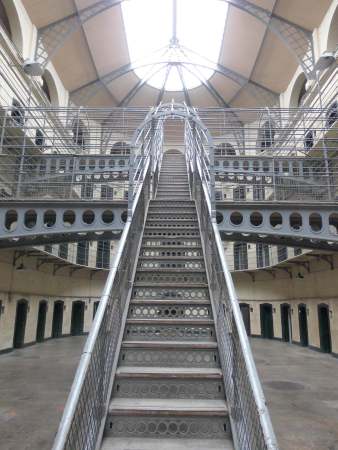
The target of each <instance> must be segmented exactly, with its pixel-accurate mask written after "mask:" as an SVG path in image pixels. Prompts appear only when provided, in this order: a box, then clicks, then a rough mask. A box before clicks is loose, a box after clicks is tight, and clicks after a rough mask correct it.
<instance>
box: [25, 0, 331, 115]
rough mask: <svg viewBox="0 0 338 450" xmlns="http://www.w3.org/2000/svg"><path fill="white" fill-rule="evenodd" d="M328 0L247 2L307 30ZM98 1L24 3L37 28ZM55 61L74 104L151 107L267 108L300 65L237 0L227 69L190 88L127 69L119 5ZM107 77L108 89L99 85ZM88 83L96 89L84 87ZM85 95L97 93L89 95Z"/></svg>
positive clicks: (77, 35)
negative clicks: (159, 84)
mask: <svg viewBox="0 0 338 450" xmlns="http://www.w3.org/2000/svg"><path fill="white" fill-rule="evenodd" d="M130 1H135V2H137V1H141V0H130ZM178 1H180V0H178ZM205 1H206V2H208V1H210V0H205ZM331 1H332V0H320V1H319V0H296V1H295V0H250V2H251V3H252V4H254V5H257V6H259V7H261V8H264V9H266V10H268V11H270V12H272V13H273V14H274V15H275V16H278V17H280V18H282V19H285V20H286V21H290V22H292V23H293V24H295V25H296V26H299V27H301V28H302V29H305V30H308V31H310V32H311V31H312V30H313V29H314V28H315V27H317V26H318V25H319V24H320V23H321V21H322V19H323V17H324V15H325V13H326V11H327V9H328V7H329V6H330V4H331ZM97 2H98V0H57V1H55V0H23V4H24V6H25V7H26V9H27V12H28V14H29V15H30V17H31V20H32V22H33V23H34V24H35V25H36V26H37V28H38V29H41V28H43V27H46V26H48V25H50V24H53V23H54V22H56V21H59V20H62V19H64V18H65V17H67V16H70V15H72V14H74V13H76V12H77V11H81V10H82V9H83V8H86V7H88V6H91V5H93V4H96V3H97ZM140 20H142V18H140ZM206 39H207V37H206ZM205 56H206V57H207V56H208V55H205ZM53 63H54V65H55V68H56V70H57V71H58V73H59V75H60V77H61V79H62V81H63V83H64V85H65V87H66V88H67V89H68V90H69V91H70V92H75V93H76V92H77V93H78V94H79V93H80V94H81V95H77V96H76V95H75V96H74V100H76V101H77V103H84V104H89V105H90V106H102V107H105V106H118V105H119V106H121V105H123V106H134V107H139V106H140V107H141V106H153V105H154V104H157V102H158V101H159V100H161V101H163V102H166V101H171V100H172V99H174V100H175V101H176V102H180V101H184V100H187V98H188V99H189V101H190V102H191V104H192V105H193V106H197V107H198V106H203V107H214V106H221V105H223V106H225V105H229V106H234V107H253V106H265V105H266V104H267V103H269V102H271V101H272V100H273V94H276V95H278V94H280V93H281V92H283V91H284V90H285V89H286V87H287V85H288V84H289V82H290V80H291V77H292V76H293V74H294V72H295V70H296V68H297V65H298V62H297V60H296V58H295V56H294V55H293V54H292V52H290V50H289V49H288V48H287V47H286V46H285V44H284V43H283V42H282V40H280V39H279V38H278V37H277V36H276V34H274V33H273V32H271V30H270V29H269V28H268V27H267V25H266V24H264V23H263V22H261V21H259V20H257V18H256V17H253V16H252V15H250V14H248V13H247V12H245V11H243V10H241V9H240V8H238V7H236V6H234V5H233V4H229V7H228V13H227V18H226V21H225V24H224V36H223V42H222V47H221V52H220V57H219V61H218V64H219V67H220V68H221V69H222V70H219V71H217V72H215V73H214V75H213V76H212V77H211V78H210V79H209V80H208V81H207V82H205V80H204V83H203V84H202V85H201V86H199V87H197V88H194V89H191V90H189V91H188V92H186V93H184V92H172V91H170V92H165V91H164V92H161V91H160V90H158V89H155V88H153V87H151V86H149V85H147V84H146V83H142V82H140V79H139V78H138V77H137V76H136V74H135V73H134V72H133V71H132V70H130V67H129V66H130V63H131V61H130V58H129V52H128V45H127V38H126V32H125V28H124V22H123V17H122V10H121V5H117V6H114V7H112V8H109V9H106V10H105V11H104V12H102V13H100V14H99V15H97V16H95V17H93V18H92V19H90V20H89V21H88V22H86V23H84V24H83V25H82V27H81V28H80V29H79V30H77V31H75V32H74V33H73V34H72V35H71V36H70V37H69V38H68V39H67V40H66V42H65V43H64V45H63V46H62V48H61V49H59V50H58V51H57V52H56V54H55V55H54V57H53ZM216 63H217V62H216ZM121 67H124V68H125V69H126V70H124V71H123V73H124V75H123V76H120V77H118V78H115V79H109V77H108V79H107V77H106V75H107V74H110V73H112V72H113V73H114V71H117V70H119V69H121ZM127 69H128V70H127ZM223 69H224V70H223ZM226 71H228V72H231V73H235V74H236V76H238V77H239V78H240V79H242V80H244V82H243V84H244V83H246V80H248V81H249V84H246V86H245V87H241V86H240V85H239V84H238V82H235V81H234V79H233V77H231V76H230V77H229V76H228V74H227V76H224V73H225V72H226ZM105 77H106V86H103V84H102V83H98V82H97V80H99V79H101V80H102V79H105ZM87 85H89V88H90V89H92V90H91V91H90V89H89V90H88V89H87V91H86V89H81V88H82V87H83V86H87ZM93 86H95V89H93ZM96 86H99V88H96ZM79 89H80V91H79ZM88 92H92V94H91V95H90V96H89V95H87V94H88ZM83 94H85V95H83Z"/></svg>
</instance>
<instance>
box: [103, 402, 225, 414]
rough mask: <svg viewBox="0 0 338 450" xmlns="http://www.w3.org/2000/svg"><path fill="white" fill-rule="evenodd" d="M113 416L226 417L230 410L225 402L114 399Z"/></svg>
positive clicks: (111, 408)
mask: <svg viewBox="0 0 338 450" xmlns="http://www.w3.org/2000/svg"><path fill="white" fill-rule="evenodd" d="M109 414H111V415H127V414H132V415H142V416H145V415H146V416H167V415H168V414H170V415H173V416H186V415H189V416H226V415H228V408H227V405H226V402H225V400H187V399H177V398H176V399H167V400H166V401H163V399H140V398H134V399H124V398H119V399H113V400H112V401H111V402H110V405H109Z"/></svg>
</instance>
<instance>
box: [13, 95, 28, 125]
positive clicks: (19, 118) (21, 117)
mask: <svg viewBox="0 0 338 450" xmlns="http://www.w3.org/2000/svg"><path fill="white" fill-rule="evenodd" d="M11 116H12V118H13V120H14V122H15V123H16V125H18V126H21V127H22V126H23V125H24V123H25V111H24V109H23V108H22V106H21V104H20V102H19V101H18V100H16V99H14V100H13V103H12V112H11Z"/></svg>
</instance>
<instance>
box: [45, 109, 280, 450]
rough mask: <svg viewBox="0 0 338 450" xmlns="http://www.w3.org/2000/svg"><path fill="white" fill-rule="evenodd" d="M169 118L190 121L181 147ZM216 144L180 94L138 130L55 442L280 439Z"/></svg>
mask: <svg viewBox="0 0 338 450" xmlns="http://www.w3.org/2000/svg"><path fill="white" fill-rule="evenodd" d="M168 118H171V119H178V120H179V124H180V125H181V123H182V120H184V125H185V129H184V140H183V142H184V147H185V148H184V150H185V151H184V156H183V154H182V153H180V152H178V151H170V152H164V122H165V121H166V120H167V119H168ZM214 147H215V146H214V143H213V138H212V136H211V135H210V133H209V131H208V129H207V128H206V127H205V126H204V125H203V123H202V122H201V121H200V119H199V117H198V116H197V113H196V111H194V110H192V109H189V108H187V107H186V106H185V105H175V104H168V105H163V106H161V107H159V108H155V109H152V110H151V111H150V112H149V114H148V116H147V117H146V119H145V120H144V122H143V123H142V124H141V125H140V126H139V127H138V128H137V130H136V131H135V133H134V134H133V138H132V139H131V148H132V149H133V150H132V153H131V157H130V162H129V191H128V219H127V221H126V224H125V226H124V229H123V232H122V235H121V239H120V243H119V247H118V249H117V253H116V256H115V259H114V265H113V266H112V267H111V269H110V271H109V275H108V278H107V281H106V284H105V287H104V289H103V292H102V296H101V300H100V305H99V308H98V310H97V312H96V315H95V320H94V322H93V325H92V328H91V331H90V333H89V336H88V339H87V341H86V344H85V347H84V349H83V353H82V355H81V359H80V363H79V366H78V369H77V372H76V375H75V378H74V382H73V385H72V388H71V391H70V394H69V397H68V400H67V403H66V405H65V409H64V413H63V417H62V420H61V423H60V426H59V429H58V433H57V435H56V438H55V441H54V446H53V450H98V449H103V450H117V449H119V450H151V449H155V448H156V449H158V448H162V449H163V450H166V449H167V450H180V449H182V450H183V449H195V450H199V449H206V448H210V449H211V450H212V449H214V450H221V449H223V450H226V449H232V448H234V449H235V450H278V444H277V442H276V438H275V435H274V432H273V428H272V425H271V421H270V416H269V412H268V409H267V406H266V402H265V398H264V394H263V391H262V387H261V384H260V381H259V377H258V374H257V370H256V367H255V363H254V360H253V356H252V352H251V349H250V344H249V341H248V337H247V335H246V331H245V327H244V323H243V320H242V316H241V311H240V308H239V304H238V299H237V296H236V292H235V288H234V285H233V281H232V278H231V275H230V272H229V269H228V267H227V263H226V259H225V255H224V247H223V244H222V241H221V237H220V233H219V229H218V225H217V214H216V203H215V170H214V154H213V149H214ZM225 397H226V398H225Z"/></svg>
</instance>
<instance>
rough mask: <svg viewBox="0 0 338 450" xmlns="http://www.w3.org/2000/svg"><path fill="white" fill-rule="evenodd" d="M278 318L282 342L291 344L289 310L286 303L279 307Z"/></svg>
mask: <svg viewBox="0 0 338 450" xmlns="http://www.w3.org/2000/svg"><path fill="white" fill-rule="evenodd" d="M280 317H281V325H282V341H284V342H292V328H291V308H290V305H289V304H288V303H283V304H282V305H280Z"/></svg>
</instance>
